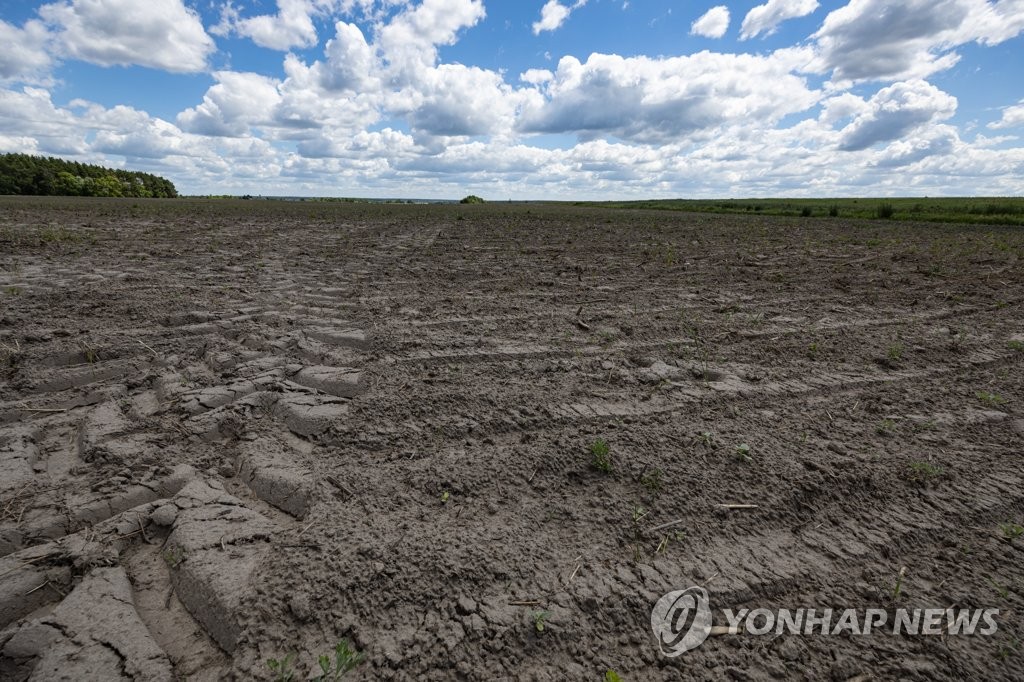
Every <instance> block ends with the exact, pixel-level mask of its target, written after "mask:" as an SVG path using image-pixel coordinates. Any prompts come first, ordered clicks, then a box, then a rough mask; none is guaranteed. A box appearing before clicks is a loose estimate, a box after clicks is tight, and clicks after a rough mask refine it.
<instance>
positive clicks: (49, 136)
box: [0, 87, 87, 154]
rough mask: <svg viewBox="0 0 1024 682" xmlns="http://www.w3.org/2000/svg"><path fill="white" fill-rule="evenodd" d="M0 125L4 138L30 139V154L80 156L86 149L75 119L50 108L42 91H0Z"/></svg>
mask: <svg viewBox="0 0 1024 682" xmlns="http://www.w3.org/2000/svg"><path fill="white" fill-rule="evenodd" d="M0 121H2V122H3V131H4V135H6V136H10V137H19V138H31V139H33V140H34V141H35V144H34V145H33V147H34V151H39V152H42V153H46V154H82V153H84V152H85V150H86V148H87V147H86V141H85V131H83V130H82V129H81V127H80V126H79V125H78V121H77V120H76V118H75V116H74V115H73V114H72V113H71V112H70V111H68V110H66V109H61V108H58V107H57V106H56V105H54V103H53V101H52V100H51V98H50V93H49V92H48V91H47V90H45V89H44V88H36V87H25V88H22V89H21V90H7V89H0ZM11 151H19V150H18V149H12V150H11Z"/></svg>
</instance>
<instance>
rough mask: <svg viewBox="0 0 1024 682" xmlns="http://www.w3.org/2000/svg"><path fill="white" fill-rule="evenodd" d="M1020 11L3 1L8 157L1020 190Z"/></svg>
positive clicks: (519, 193)
mask: <svg viewBox="0 0 1024 682" xmlns="http://www.w3.org/2000/svg"><path fill="white" fill-rule="evenodd" d="M1022 32H1024V0H903V1H901V2H897V1H894V0H851V1H850V2H841V1H837V2H829V1H826V0H822V1H819V0H747V1H745V2H740V1H739V0H734V1H732V2H729V1H727V0H726V1H725V2H720V1H719V2H695V1H690V0H681V1H677V2H672V1H669V0H514V1H513V0H506V1H503V2H499V1H497V0H230V1H226V0H145V1H144V2H143V1H140V0H56V1H54V2H34V1H30V0H0V44H2V45H3V46H4V47H3V49H0V152H23V153H31V154H41V155H46V156H58V157H61V158H66V159H72V160H78V161H84V162H89V163H98V164H101V165H106V166H111V167H117V168H128V169H132V170H143V171H147V172H152V173H157V174H159V175H162V176H164V177H167V178H168V179H170V180H172V181H173V182H174V183H175V185H176V186H177V187H178V190H179V192H181V193H184V194H262V195H287V196H346V197H405V198H438V199H444V198H448V199H453V198H459V197H462V196H465V195H467V194H478V195H480V196H483V197H485V198H487V199H492V200H505V199H517V200H518V199H631V198H668V197H683V198H710V197H721V198H726V197H781V196H787V197H805V196H806V197H826V196H968V195H977V196H1007V195H1022V194H1024V142H1022V136H1024V77H1022V76H1021V73H1024V36H1022V35H1021V34H1022Z"/></svg>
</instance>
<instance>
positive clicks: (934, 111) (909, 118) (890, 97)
mask: <svg viewBox="0 0 1024 682" xmlns="http://www.w3.org/2000/svg"><path fill="white" fill-rule="evenodd" d="M956 106H957V101H956V98H955V97H953V96H952V95H949V94H947V93H945V92H943V91H942V90H939V89H938V88H937V87H935V86H934V85H932V84H931V83H927V82H925V81H922V80H914V81H907V82H901V83H894V84H893V85H890V86H889V87H887V88H882V89H881V90H879V91H878V92H877V93H876V94H875V95H874V96H873V97H872V98H871V99H870V100H868V102H867V106H866V107H865V108H864V111H863V112H861V113H860V114H859V115H858V116H857V117H856V118H854V120H853V122H852V123H850V124H849V125H848V126H846V127H845V128H843V130H842V132H841V134H840V139H839V149H840V150H842V151H859V150H861V149H867V148H868V147H871V146H873V145H875V144H877V143H879V142H888V141H890V140H897V139H899V138H902V137H904V136H905V135H907V134H908V133H910V132H912V131H914V130H916V129H918V128H920V127H921V126H923V125H925V124H927V123H931V122H934V121H940V120H944V119H947V118H950V117H951V116H952V115H953V114H955V113H956Z"/></svg>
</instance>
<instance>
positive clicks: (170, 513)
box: [149, 504, 178, 528]
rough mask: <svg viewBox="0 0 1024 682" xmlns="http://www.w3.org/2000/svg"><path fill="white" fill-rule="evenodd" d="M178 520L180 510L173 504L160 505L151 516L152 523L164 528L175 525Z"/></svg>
mask: <svg viewBox="0 0 1024 682" xmlns="http://www.w3.org/2000/svg"><path fill="white" fill-rule="evenodd" d="M177 518H178V508H177V507H176V506H175V505H173V504H164V505H160V506H159V507H157V508H156V509H154V510H153V512H152V513H151V514H150V515H149V520H150V521H152V522H153V523H155V524H156V525H158V526H160V527H163V528H166V527H167V526H171V525H174V521H175V519H177Z"/></svg>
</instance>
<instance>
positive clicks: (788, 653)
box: [778, 639, 801, 661]
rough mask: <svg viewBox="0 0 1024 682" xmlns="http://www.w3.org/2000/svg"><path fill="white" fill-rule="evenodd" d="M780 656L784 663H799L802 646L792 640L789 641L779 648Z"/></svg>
mask: <svg viewBox="0 0 1024 682" xmlns="http://www.w3.org/2000/svg"><path fill="white" fill-rule="evenodd" d="M778 652H779V656H780V657H781V658H782V660H784V661H797V660H799V659H800V655H801V651H800V645H799V644H797V643H796V642H795V641H794V640H792V639H787V640H786V641H784V642H783V643H782V644H780V645H779V648H778Z"/></svg>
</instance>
